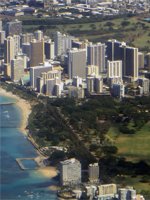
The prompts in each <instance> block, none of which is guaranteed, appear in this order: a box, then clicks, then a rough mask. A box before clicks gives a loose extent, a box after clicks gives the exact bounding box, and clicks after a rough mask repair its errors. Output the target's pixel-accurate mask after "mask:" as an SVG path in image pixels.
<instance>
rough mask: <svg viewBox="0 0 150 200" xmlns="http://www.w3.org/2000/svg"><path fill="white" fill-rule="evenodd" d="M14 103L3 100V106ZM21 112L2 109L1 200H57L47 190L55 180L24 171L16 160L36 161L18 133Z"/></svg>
mask: <svg viewBox="0 0 150 200" xmlns="http://www.w3.org/2000/svg"><path fill="white" fill-rule="evenodd" d="M10 101H13V102H14V99H10V98H7V97H2V96H0V104H1V103H3V102H10ZM19 124H20V111H19V109H17V107H16V106H15V105H0V155H1V158H0V199H1V200H18V199H21V200H30V199H33V200H36V199H39V200H55V199H57V196H56V193H55V192H53V191H50V190H49V189H48V186H50V185H54V184H56V182H55V180H53V179H49V178H46V177H43V176H42V175H41V174H38V173H37V171H36V170H21V169H20V168H19V166H18V164H17V162H16V158H25V157H30V158H32V157H36V156H37V153H36V151H35V149H34V147H33V146H32V144H31V143H30V142H29V141H28V140H27V138H26V137H25V136H24V135H23V134H22V133H21V132H20V131H19V130H18V125H19Z"/></svg>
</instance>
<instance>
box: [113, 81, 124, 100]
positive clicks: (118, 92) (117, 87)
mask: <svg viewBox="0 0 150 200" xmlns="http://www.w3.org/2000/svg"><path fill="white" fill-rule="evenodd" d="M111 93H112V95H113V96H114V97H118V98H121V97H124V94H125V86H124V85H123V84H122V83H114V84H112V88H111Z"/></svg>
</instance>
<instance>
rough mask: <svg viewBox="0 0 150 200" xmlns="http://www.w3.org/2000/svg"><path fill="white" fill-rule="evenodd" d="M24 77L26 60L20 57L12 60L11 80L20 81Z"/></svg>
mask: <svg viewBox="0 0 150 200" xmlns="http://www.w3.org/2000/svg"><path fill="white" fill-rule="evenodd" d="M23 76H24V59H23V58H21V57H18V58H16V59H12V60H11V80H12V81H14V82H18V81H20V80H21V79H22V78H23Z"/></svg>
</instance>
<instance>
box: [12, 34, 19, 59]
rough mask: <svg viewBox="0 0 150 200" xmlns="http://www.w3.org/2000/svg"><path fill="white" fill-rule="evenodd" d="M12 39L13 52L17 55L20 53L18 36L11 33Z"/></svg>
mask: <svg viewBox="0 0 150 200" xmlns="http://www.w3.org/2000/svg"><path fill="white" fill-rule="evenodd" d="M13 39H14V54H15V56H17V55H18V54H19V53H20V36H19V35H13Z"/></svg>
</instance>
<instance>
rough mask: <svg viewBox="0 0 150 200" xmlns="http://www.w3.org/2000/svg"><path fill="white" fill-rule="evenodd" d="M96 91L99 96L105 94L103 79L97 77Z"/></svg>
mask: <svg viewBox="0 0 150 200" xmlns="http://www.w3.org/2000/svg"><path fill="white" fill-rule="evenodd" d="M94 90H95V92H96V93H97V94H100V93H102V92H103V78H102V77H95V80H94Z"/></svg>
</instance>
